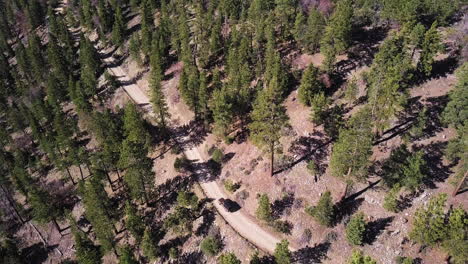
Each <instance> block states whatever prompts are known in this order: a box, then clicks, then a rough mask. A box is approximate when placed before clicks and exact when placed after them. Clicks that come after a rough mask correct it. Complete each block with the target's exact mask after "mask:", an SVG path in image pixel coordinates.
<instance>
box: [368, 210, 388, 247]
mask: <svg viewBox="0 0 468 264" xmlns="http://www.w3.org/2000/svg"><path fill="white" fill-rule="evenodd" d="M393 219H394V217H393V216H390V217H385V218H380V219H377V220H374V221H372V222H369V223H367V225H366V234H365V237H364V243H367V244H369V245H372V244H373V243H374V241H375V240H376V239H377V237H378V236H379V235H380V234H382V232H383V231H384V230H385V228H387V226H389V225H390V224H391V223H392V221H393Z"/></svg>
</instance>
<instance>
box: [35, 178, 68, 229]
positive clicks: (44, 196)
mask: <svg viewBox="0 0 468 264" xmlns="http://www.w3.org/2000/svg"><path fill="white" fill-rule="evenodd" d="M28 198H29V199H28V203H29V205H30V206H31V208H32V217H33V219H34V220H36V221H37V222H39V223H42V224H45V223H47V222H50V221H55V220H56V219H58V218H60V217H61V216H62V215H63V211H62V210H63V208H61V207H60V206H59V205H58V204H56V203H55V202H54V200H53V198H52V197H51V195H50V194H49V193H48V192H46V191H44V190H41V189H40V188H38V187H32V188H30V189H29V192H28Z"/></svg>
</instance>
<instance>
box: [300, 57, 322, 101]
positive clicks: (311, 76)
mask: <svg viewBox="0 0 468 264" xmlns="http://www.w3.org/2000/svg"><path fill="white" fill-rule="evenodd" d="M318 75H319V71H318V69H317V68H315V67H314V65H313V64H312V63H311V64H310V65H309V67H307V69H306V70H305V72H304V74H303V75H302V79H301V85H300V86H299V91H298V98H299V101H300V102H301V103H303V104H304V105H307V106H310V105H311V103H312V101H313V98H314V97H315V96H317V94H318V93H319V92H321V91H322V90H323V84H322V83H321V82H320V80H319V76H318Z"/></svg>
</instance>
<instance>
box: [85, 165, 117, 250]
mask: <svg viewBox="0 0 468 264" xmlns="http://www.w3.org/2000/svg"><path fill="white" fill-rule="evenodd" d="M101 175H102V174H101ZM101 175H96V172H95V175H94V176H93V178H91V180H90V181H87V182H86V183H83V182H80V188H79V190H80V193H81V195H82V199H83V204H84V208H85V215H86V218H87V219H88V220H89V221H90V222H91V224H92V226H93V230H94V232H95V234H96V237H97V239H98V241H99V243H100V245H101V246H102V249H103V250H104V251H109V250H111V249H113V248H114V243H115V242H114V229H115V228H114V220H113V219H112V214H111V211H112V209H111V208H110V200H109V197H108V196H107V192H106V191H105V189H104V186H103V185H102V183H101V178H102V176H101Z"/></svg>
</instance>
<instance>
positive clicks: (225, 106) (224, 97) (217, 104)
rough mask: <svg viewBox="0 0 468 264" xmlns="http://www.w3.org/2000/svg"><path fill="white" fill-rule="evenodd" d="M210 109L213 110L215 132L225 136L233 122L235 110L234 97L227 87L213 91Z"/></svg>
mask: <svg viewBox="0 0 468 264" xmlns="http://www.w3.org/2000/svg"><path fill="white" fill-rule="evenodd" d="M210 109H211V111H212V112H213V120H214V132H215V134H217V135H220V136H223V137H224V136H225V135H226V134H227V132H228V129H229V127H230V125H231V124H232V121H233V111H234V109H233V104H232V99H231V97H230V95H229V94H228V91H227V90H226V89H224V88H222V89H216V90H214V91H213V95H212V98H211V101H210Z"/></svg>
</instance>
